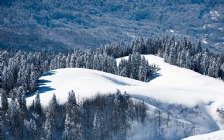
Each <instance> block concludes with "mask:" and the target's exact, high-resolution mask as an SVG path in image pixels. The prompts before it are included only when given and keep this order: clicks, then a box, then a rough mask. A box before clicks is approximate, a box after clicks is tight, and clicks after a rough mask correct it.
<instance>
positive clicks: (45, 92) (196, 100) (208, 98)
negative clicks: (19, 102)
mask: <svg viewBox="0 0 224 140" xmlns="http://www.w3.org/2000/svg"><path fill="white" fill-rule="evenodd" d="M145 58H146V59H147V60H148V61H149V63H150V64H156V65H158V66H159V67H160V68H161V70H159V71H158V75H160V76H158V77H156V78H155V79H153V80H151V81H150V82H149V83H145V82H141V81H137V80H133V79H130V78H126V77H121V76H117V75H113V74H109V73H105V72H100V71H96V70H89V69H81V68H65V69H57V70H53V71H50V72H47V73H45V74H43V75H42V76H41V77H40V79H39V88H38V92H39V93H40V99H41V103H42V105H44V106H46V105H48V103H49V101H50V100H51V98H52V96H53V94H54V93H55V95H56V97H57V99H58V101H59V103H60V104H62V103H65V102H66V101H67V97H68V92H69V91H71V90H74V92H75V93H76V97H77V100H78V101H82V100H83V99H84V98H88V97H93V96H94V95H96V94H97V93H101V94H107V93H114V92H116V90H117V89H119V90H120V91H122V92H125V91H126V92H127V93H128V94H130V95H131V96H132V97H133V98H136V99H140V100H144V101H145V102H146V103H148V104H150V105H151V106H154V107H156V108H158V109H162V110H163V111H164V112H166V110H164V108H160V107H158V106H156V104H153V103H152V99H153V100H156V101H160V102H161V103H162V104H163V106H165V105H167V104H177V105H178V104H180V105H182V106H185V107H189V108H194V107H196V106H198V107H199V108H198V109H199V115H198V116H197V117H196V116H194V117H190V116H189V117H188V118H185V117H182V116H179V114H178V113H176V114H173V118H174V119H176V120H178V121H182V122H186V123H188V124H195V125H196V126H197V129H198V130H197V133H196V134H204V133H209V132H212V131H216V130H220V129H224V127H223V124H221V123H219V119H220V117H219V116H218V113H217V112H216V110H217V108H219V107H221V106H222V105H224V102H223V99H224V82H223V81H221V80H219V79H215V78H211V77H208V76H204V75H201V74H199V73H196V72H194V71H191V70H188V69H184V68H179V67H177V66H173V65H170V64H168V63H165V62H164V60H163V59H162V58H160V57H157V56H154V55H145ZM124 59H127V57H124ZM120 60H121V58H119V59H117V63H118V62H119V61H120ZM34 98H35V96H30V97H28V98H27V104H28V105H30V104H31V103H32V101H33V100H34ZM195 117H196V118H195Z"/></svg>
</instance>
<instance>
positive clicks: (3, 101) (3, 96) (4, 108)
mask: <svg viewBox="0 0 224 140" xmlns="http://www.w3.org/2000/svg"><path fill="white" fill-rule="evenodd" d="M0 95H1V108H2V111H3V112H4V114H5V113H6V112H7V110H8V106H9V104H8V98H7V95H6V91H5V90H4V89H2V88H0Z"/></svg>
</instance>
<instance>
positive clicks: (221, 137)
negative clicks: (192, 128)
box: [183, 130, 224, 140]
mask: <svg viewBox="0 0 224 140" xmlns="http://www.w3.org/2000/svg"><path fill="white" fill-rule="evenodd" d="M183 140H224V130H219V131H215V132H212V133H208V134H203V135H197V136H192V137H188V138H186V139H183Z"/></svg>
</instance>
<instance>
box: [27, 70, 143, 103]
mask: <svg viewBox="0 0 224 140" xmlns="http://www.w3.org/2000/svg"><path fill="white" fill-rule="evenodd" d="M140 85H146V83H144V82H140V81H137V80H133V79H129V78H126V77H120V76H117V75H113V74H109V73H105V72H100V71H96V70H89V69H81V68H65V69H57V70H53V71H50V72H47V73H44V74H43V75H42V76H41V77H40V79H39V88H38V92H39V93H40V99H41V103H42V105H44V106H46V105H48V103H49V101H50V100H51V98H52V96H53V94H55V95H56V97H57V99H58V101H59V103H61V104H62V103H64V102H66V101H67V97H68V92H69V91H71V90H73V91H74V92H75V93H76V96H77V99H78V100H82V99H83V98H88V97H93V96H94V95H95V94H96V93H109V92H115V91H116V90H117V89H120V88H125V87H127V89H128V87H131V86H132V87H134V86H140ZM34 97H35V96H31V97H28V98H27V100H28V105H30V104H31V103H32V100H33V99H34Z"/></svg>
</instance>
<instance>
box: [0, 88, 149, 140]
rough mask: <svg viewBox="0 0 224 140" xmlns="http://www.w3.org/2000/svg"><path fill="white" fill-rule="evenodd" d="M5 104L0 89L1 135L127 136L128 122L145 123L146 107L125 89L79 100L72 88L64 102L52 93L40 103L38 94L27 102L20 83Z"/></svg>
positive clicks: (68, 139)
mask: <svg viewBox="0 0 224 140" xmlns="http://www.w3.org/2000/svg"><path fill="white" fill-rule="evenodd" d="M15 92H17V93H16V94H17V95H18V96H16V97H12V99H11V101H10V104H8V101H7V98H6V93H5V91H4V90H2V89H1V98H2V99H3V100H2V104H1V105H2V111H3V113H2V114H1V117H2V126H1V128H2V129H1V130H2V139H16V138H20V139H47V140H53V139H63V140H72V139H126V137H127V136H128V131H129V130H130V123H131V122H132V121H138V122H142V123H144V120H145V118H146V111H147V107H146V106H145V104H144V102H140V101H139V102H136V101H135V102H134V101H133V100H131V99H130V97H129V96H128V95H127V94H126V93H125V94H121V92H120V91H117V92H116V93H115V94H107V95H99V94H98V95H96V96H95V97H93V98H90V99H85V100H83V101H82V102H80V103H78V102H77V101H76V96H75V93H74V92H73V91H71V92H69V94H68V100H67V102H66V103H65V104H62V105H60V104H58V101H57V98H56V96H55V95H53V97H52V99H51V101H50V103H49V105H48V106H47V107H42V106H41V101H40V97H39V94H37V95H36V97H35V100H34V101H33V104H32V105H31V106H29V107H27V106H26V100H25V98H24V97H25V96H24V95H25V92H24V90H23V89H22V87H20V88H19V90H17V91H15Z"/></svg>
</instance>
